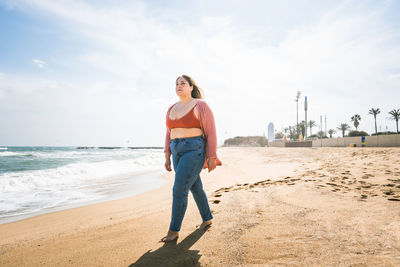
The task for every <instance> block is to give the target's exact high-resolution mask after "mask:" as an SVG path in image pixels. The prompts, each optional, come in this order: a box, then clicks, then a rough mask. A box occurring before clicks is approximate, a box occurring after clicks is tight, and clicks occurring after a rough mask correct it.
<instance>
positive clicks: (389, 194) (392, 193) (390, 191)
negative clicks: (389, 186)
mask: <svg viewBox="0 0 400 267" xmlns="http://www.w3.org/2000/svg"><path fill="white" fill-rule="evenodd" d="M383 193H384V194H385V195H387V196H392V195H394V192H393V191H392V190H389V191H386V192H383Z"/></svg>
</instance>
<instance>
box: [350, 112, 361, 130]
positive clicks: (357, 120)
mask: <svg viewBox="0 0 400 267" xmlns="http://www.w3.org/2000/svg"><path fill="white" fill-rule="evenodd" d="M360 120H361V116H360V114H354V116H352V117H351V121H352V122H353V124H354V127H356V131H358V125H360Z"/></svg>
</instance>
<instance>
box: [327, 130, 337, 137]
mask: <svg viewBox="0 0 400 267" xmlns="http://www.w3.org/2000/svg"><path fill="white" fill-rule="evenodd" d="M334 133H336V131H335V130H333V129H329V130H328V134H329V138H332V135H333V134H334Z"/></svg>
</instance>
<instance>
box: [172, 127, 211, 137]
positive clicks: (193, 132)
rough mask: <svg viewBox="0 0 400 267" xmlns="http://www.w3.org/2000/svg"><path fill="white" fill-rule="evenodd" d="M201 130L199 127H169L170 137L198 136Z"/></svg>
mask: <svg viewBox="0 0 400 267" xmlns="http://www.w3.org/2000/svg"><path fill="white" fill-rule="evenodd" d="M202 134H203V132H202V131H201V129H199V128H173V129H171V135H170V137H171V139H175V138H184V137H194V136H200V135H202Z"/></svg>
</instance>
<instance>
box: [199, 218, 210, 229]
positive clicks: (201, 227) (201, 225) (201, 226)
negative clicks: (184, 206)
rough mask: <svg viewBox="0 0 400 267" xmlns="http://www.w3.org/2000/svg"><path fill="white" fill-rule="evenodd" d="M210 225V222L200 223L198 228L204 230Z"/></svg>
mask: <svg viewBox="0 0 400 267" xmlns="http://www.w3.org/2000/svg"><path fill="white" fill-rule="evenodd" d="M211 224H212V220H209V221H205V222H202V223H201V224H200V226H199V229H204V228H206V227H207V226H210V225H211Z"/></svg>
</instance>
